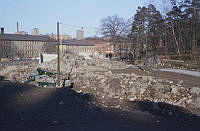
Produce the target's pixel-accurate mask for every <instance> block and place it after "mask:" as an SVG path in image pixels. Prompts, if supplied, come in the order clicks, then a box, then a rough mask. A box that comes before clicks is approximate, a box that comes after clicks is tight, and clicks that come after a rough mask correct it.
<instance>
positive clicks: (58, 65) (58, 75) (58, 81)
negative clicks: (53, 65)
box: [57, 22, 60, 86]
mask: <svg viewBox="0 0 200 131" xmlns="http://www.w3.org/2000/svg"><path fill="white" fill-rule="evenodd" d="M59 45H60V39H59V22H57V55H58V56H57V62H58V63H57V84H58V86H60V49H59V48H60V47H59Z"/></svg>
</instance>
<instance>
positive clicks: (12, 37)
mask: <svg viewBox="0 0 200 131" xmlns="http://www.w3.org/2000/svg"><path fill="white" fill-rule="evenodd" d="M0 40H12V41H52V42H56V40H54V39H52V38H50V37H49V36H47V35H20V34H0Z"/></svg>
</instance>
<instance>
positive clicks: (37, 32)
mask: <svg viewBox="0 0 200 131" xmlns="http://www.w3.org/2000/svg"><path fill="white" fill-rule="evenodd" d="M31 35H39V29H38V28H34V29H32V30H31Z"/></svg>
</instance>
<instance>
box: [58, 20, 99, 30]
mask: <svg viewBox="0 0 200 131" xmlns="http://www.w3.org/2000/svg"><path fill="white" fill-rule="evenodd" d="M60 24H61V25H65V26H70V27H74V28H81V29H93V30H98V28H97V27H88V26H77V25H72V24H66V23H62V22H61V23H60Z"/></svg>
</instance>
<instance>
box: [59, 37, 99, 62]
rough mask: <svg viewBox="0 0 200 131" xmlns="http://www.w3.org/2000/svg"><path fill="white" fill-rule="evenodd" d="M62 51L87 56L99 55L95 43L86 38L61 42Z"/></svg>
mask: <svg viewBox="0 0 200 131" xmlns="http://www.w3.org/2000/svg"><path fill="white" fill-rule="evenodd" d="M60 51H61V53H62V54H65V53H71V54H76V55H80V56H84V57H86V58H87V57H88V58H89V57H94V56H96V55H97V54H96V53H97V52H96V50H95V44H93V43H91V42H88V41H84V40H64V41H62V43H61V44H60Z"/></svg>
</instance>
